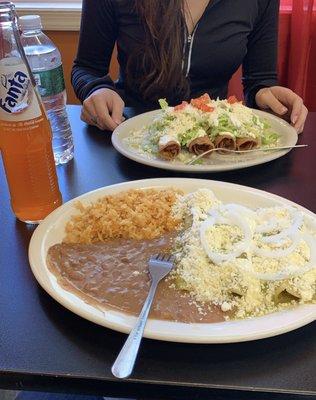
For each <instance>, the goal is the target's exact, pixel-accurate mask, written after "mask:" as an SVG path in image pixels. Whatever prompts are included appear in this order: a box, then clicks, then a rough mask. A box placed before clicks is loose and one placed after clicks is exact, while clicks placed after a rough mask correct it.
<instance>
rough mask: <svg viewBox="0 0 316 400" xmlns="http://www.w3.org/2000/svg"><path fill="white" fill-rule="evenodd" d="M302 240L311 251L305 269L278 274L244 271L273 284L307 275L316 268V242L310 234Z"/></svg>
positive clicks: (249, 269)
mask: <svg viewBox="0 0 316 400" xmlns="http://www.w3.org/2000/svg"><path fill="white" fill-rule="evenodd" d="M301 239H303V240H304V241H305V242H306V243H307V245H308V246H309V249H310V256H309V261H308V262H307V263H306V264H305V266H304V267H299V268H295V269H293V270H292V271H288V270H283V271H280V272H276V273H263V272H255V271H254V270H253V269H251V268H243V269H244V270H245V271H247V272H249V273H250V274H251V275H252V276H253V277H254V278H257V279H260V280H263V281H273V282H276V281H281V280H284V279H289V278H293V277H295V276H302V275H304V274H306V273H307V272H309V271H311V270H312V269H315V268H316V241H315V239H314V238H313V237H312V235H309V234H304V235H301Z"/></svg>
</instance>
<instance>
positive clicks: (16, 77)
mask: <svg viewBox="0 0 316 400" xmlns="http://www.w3.org/2000/svg"><path fill="white" fill-rule="evenodd" d="M40 115H41V109H40V107H39V104H38V100H37V97H36V95H35V93H34V88H33V85H32V82H31V79H30V77H29V74H28V71H27V68H26V66H25V65H24V64H23V63H20V64H16V65H2V63H0V120H2V121H27V120H30V119H34V118H38V117H39V116H40Z"/></svg>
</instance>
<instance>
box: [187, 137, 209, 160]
mask: <svg viewBox="0 0 316 400" xmlns="http://www.w3.org/2000/svg"><path fill="white" fill-rule="evenodd" d="M214 147H215V146H214V144H213V143H212V142H211V139H210V138H209V137H208V136H207V135H205V136H200V137H197V138H195V139H193V140H192V141H191V142H190V143H188V150H189V152H190V153H194V154H196V155H197V156H198V155H200V154H202V153H205V152H206V151H208V150H211V149H214Z"/></svg>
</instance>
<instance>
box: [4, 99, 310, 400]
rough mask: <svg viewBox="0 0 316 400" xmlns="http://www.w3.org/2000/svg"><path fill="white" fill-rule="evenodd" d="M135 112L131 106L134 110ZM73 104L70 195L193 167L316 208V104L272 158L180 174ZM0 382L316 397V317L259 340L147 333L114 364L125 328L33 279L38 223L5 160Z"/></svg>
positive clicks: (66, 177)
mask: <svg viewBox="0 0 316 400" xmlns="http://www.w3.org/2000/svg"><path fill="white" fill-rule="evenodd" d="M127 113H130V114H132V113H133V110H127ZM79 114H80V108H79V107H77V106H70V107H69V115H70V119H71V124H72V128H73V133H74V138H75V148H76V150H75V159H74V161H72V162H70V163H69V164H68V165H66V166H60V167H58V175H59V182H60V188H61V191H62V193H63V198H64V201H67V200H69V199H71V198H73V197H76V196H78V195H80V194H82V193H85V192H87V191H90V190H93V189H96V188H99V187H102V186H106V185H111V184H114V183H118V182H123V181H127V180H136V179H143V178H149V177H166V176H190V177H192V176H194V177H199V178H201V177H203V178H206V179H215V180H222V181H228V182H236V183H239V184H243V185H248V186H251V187H255V188H260V189H264V190H267V191H269V192H272V193H276V194H278V195H281V196H284V197H286V198H288V199H290V200H293V201H295V202H297V203H298V204H301V205H302V206H305V207H307V208H309V209H310V210H312V211H314V212H316V185H315V170H316V151H315V148H316V113H312V114H310V115H309V117H308V121H307V124H306V129H305V133H304V134H303V135H302V136H301V137H300V143H308V144H309V145H310V147H309V148H307V149H297V150H295V151H292V152H291V153H290V154H288V155H287V156H285V157H283V158H281V159H279V160H276V161H273V162H271V163H269V164H265V165H262V166H257V167H253V168H250V169H244V170H240V171H235V172H226V173H220V174H208V175H199V174H194V175H189V174H180V173H174V172H168V171H162V170H158V169H153V168H149V167H146V166H143V165H140V164H137V163H135V162H132V161H130V160H128V159H125V158H123V157H122V156H120V155H119V154H118V153H116V151H115V150H114V149H113V148H112V145H111V141H110V134H108V133H102V132H100V131H98V130H96V129H93V128H88V127H86V126H85V124H83V123H82V122H81V121H80V119H79ZM0 196H1V197H0V198H1V200H0V222H1V225H0V226H1V228H0V232H1V233H0V387H1V388H7V389H10V388H11V389H16V388H18V389H24V390H43V391H58V392H62V391H64V392H80V393H95V394H97V393H99V394H102V395H107V396H122V397H123V396H125V397H141V398H146V399H149V398H164V399H171V398H174V399H192V398H194V399H203V400H207V399H224V398H225V399H228V398H229V399H248V398H249V399H250V398H251V399H256V400H257V399H261V398H264V399H270V400H273V399H279V398H286V399H291V398H293V399H298V398H301V397H299V395H300V396H303V397H305V396H308V397H309V396H312V397H313V396H315V397H316V378H315V376H316V372H315V371H316V324H315V323H313V324H310V325H308V326H306V327H303V328H301V329H298V330H296V331H294V332H291V333H288V334H285V335H282V336H279V337H275V338H271V339H265V340H260V341H256V342H249V343H240V344H231V345H227V344H225V345H188V344H172V343H165V342H159V341H153V340H148V339H145V340H144V341H143V343H142V346H141V351H140V354H139V357H138V360H137V364H136V367H135V371H134V374H133V376H132V377H131V378H130V379H128V380H126V381H124V382H122V381H118V380H116V379H115V378H114V377H113V376H112V375H111V371H110V367H111V364H112V363H113V361H114V359H115V357H116V355H117V354H118V351H119V349H120V348H121V346H122V344H123V341H124V340H125V335H123V334H120V333H117V332H114V331H111V330H107V329H105V328H102V327H100V326H97V325H94V324H93V323H90V322H88V321H86V320H84V319H82V318H80V317H78V316H77V315H75V314H72V313H71V312H70V311H68V310H66V309H64V308H63V307H62V306H60V305H59V304H58V303H57V302H55V301H54V300H53V299H52V298H50V296H49V295H47V294H46V293H45V292H44V291H43V290H42V289H41V288H40V287H39V286H38V284H37V282H36V280H35V279H34V277H33V275H32V273H31V270H30V267H29V263H28V258H27V251H28V244H29V240H30V237H31V235H32V232H33V228H30V227H28V226H26V225H24V224H23V223H20V222H17V221H16V220H15V218H14V216H13V214H12V213H11V210H10V205H9V194H8V191H7V187H6V183H5V177H4V173H3V169H2V166H0Z"/></svg>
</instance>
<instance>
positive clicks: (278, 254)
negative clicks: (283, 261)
mask: <svg viewBox="0 0 316 400" xmlns="http://www.w3.org/2000/svg"><path fill="white" fill-rule="evenodd" d="M289 238H290V239H291V240H292V242H293V243H292V244H291V245H290V246H289V247H287V248H286V249H276V250H270V249H262V248H260V247H258V246H254V248H253V252H254V254H256V255H257V256H259V257H266V258H282V257H286V256H288V255H289V254H291V253H292V252H293V251H294V250H295V249H296V247H297V246H298V242H299V235H293V236H289Z"/></svg>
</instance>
